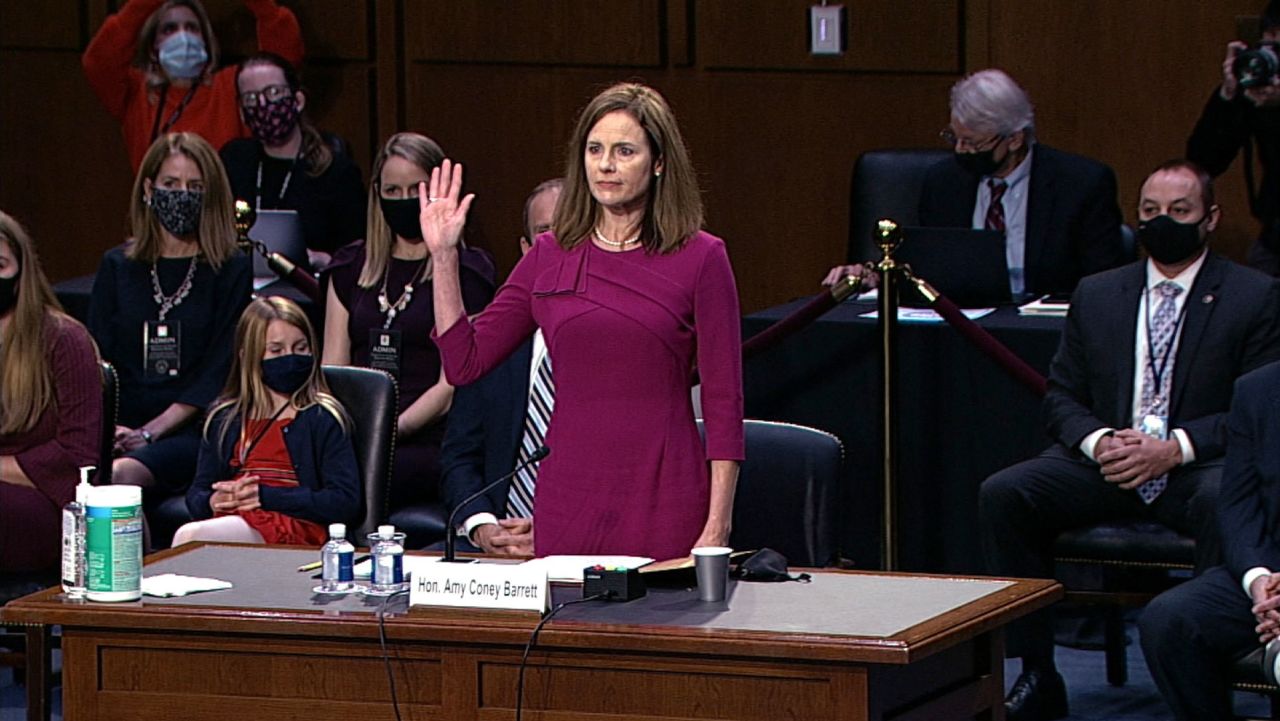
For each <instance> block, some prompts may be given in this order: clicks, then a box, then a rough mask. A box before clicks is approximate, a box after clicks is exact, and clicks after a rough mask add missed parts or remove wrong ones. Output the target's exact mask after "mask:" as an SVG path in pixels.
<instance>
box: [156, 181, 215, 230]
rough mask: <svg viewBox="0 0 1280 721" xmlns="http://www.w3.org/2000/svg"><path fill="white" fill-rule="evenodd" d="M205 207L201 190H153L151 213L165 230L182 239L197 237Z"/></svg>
mask: <svg viewBox="0 0 1280 721" xmlns="http://www.w3.org/2000/svg"><path fill="white" fill-rule="evenodd" d="M203 206H204V192H203V191H200V190H169V189H166V188H153V189H152V190H151V212H153V213H155V214H156V219H157V220H159V221H160V225H162V226H164V229H165V230H167V231H169V232H170V233H173V234H174V235H176V236H178V237H180V238H182V237H187V236H191V235H195V233H196V230H197V229H198V228H199V227H200V209H201V208H202V207H203Z"/></svg>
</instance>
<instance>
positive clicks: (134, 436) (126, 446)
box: [111, 426, 147, 456]
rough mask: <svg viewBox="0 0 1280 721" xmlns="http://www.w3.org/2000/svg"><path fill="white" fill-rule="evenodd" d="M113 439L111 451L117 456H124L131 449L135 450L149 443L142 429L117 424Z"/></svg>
mask: <svg viewBox="0 0 1280 721" xmlns="http://www.w3.org/2000/svg"><path fill="white" fill-rule="evenodd" d="M112 440H113V445H112V446H111V452H112V453H113V454H114V455H117V456H123V455H124V454H126V453H128V452H129V451H134V450H137V449H139V448H141V447H143V446H145V445H147V438H146V436H144V435H142V430H141V429H138V428H128V427H126V426H116V432H115V435H114V436H113V437H112Z"/></svg>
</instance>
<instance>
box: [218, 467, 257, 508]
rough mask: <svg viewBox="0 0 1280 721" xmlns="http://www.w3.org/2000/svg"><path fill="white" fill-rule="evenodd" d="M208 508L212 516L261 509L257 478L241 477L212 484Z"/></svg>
mask: <svg viewBox="0 0 1280 721" xmlns="http://www.w3.org/2000/svg"><path fill="white" fill-rule="evenodd" d="M209 508H210V509H212V510H213V513H214V515H224V514H230V513H239V512H241V511H255V510H257V509H259V508H262V503H261V501H260V500H259V498H258V476H243V477H240V478H234V479H232V480H230V481H217V482H216V483H214V484H213V495H212V496H209Z"/></svg>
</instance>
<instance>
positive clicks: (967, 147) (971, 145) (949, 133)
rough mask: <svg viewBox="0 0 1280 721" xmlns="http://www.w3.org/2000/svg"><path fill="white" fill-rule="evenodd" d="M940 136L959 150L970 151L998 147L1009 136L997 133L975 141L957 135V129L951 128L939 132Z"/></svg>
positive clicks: (981, 150) (975, 151)
mask: <svg viewBox="0 0 1280 721" xmlns="http://www.w3.org/2000/svg"><path fill="white" fill-rule="evenodd" d="M938 137H939V138H942V142H944V143H946V144H947V145H950V146H951V147H953V148H956V149H958V150H962V151H967V152H970V153H981V152H985V151H987V150H990V149H992V148H994V147H996V146H997V145H999V144H1000V141H1001V140H1004V139H1005V138H1006V137H1008V136H1006V135H999V134H997V135H993V136H991V137H990V138H987V139H986V140H982V141H978V142H975V141H972V140H969V139H968V138H961V137H960V136H958V135H956V131H954V130H952V129H951V128H943V129H942V132H940V133H938Z"/></svg>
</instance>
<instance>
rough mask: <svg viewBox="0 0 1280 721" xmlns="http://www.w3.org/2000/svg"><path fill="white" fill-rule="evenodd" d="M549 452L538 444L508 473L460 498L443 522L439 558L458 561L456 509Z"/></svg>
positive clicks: (451, 561) (459, 509) (544, 456)
mask: <svg viewBox="0 0 1280 721" xmlns="http://www.w3.org/2000/svg"><path fill="white" fill-rule="evenodd" d="M550 454H551V449H550V448H547V447H546V446H539V447H538V450H536V451H534V452H533V453H530V454H529V458H528V459H527V460H525V461H524V462H523V463H520V464H517V465H516V467H515V469H514V470H512V471H511V472H510V473H507V474H505V475H502V476H499V477H498V480H496V481H493V482H492V483H490V484H488V485H486V486H485V487H484V488H481V489H480V490H478V491H476V492H475V493H472V494H471V495H469V496H467V497H466V498H464V499H462V503H459V504H458V505H456V506H454V507H453V511H452V512H451V513H450V514H449V520H448V521H447V522H446V523H445V524H444V558H443V559H441V560H442V562H444V563H457V562H458V561H457V559H456V558H454V555H455V552H454V545H455V544H456V543H457V541H456V538H457V535H458V534H457V532H456V531H455V530H454V525H453V524H454V522H455V521H456V520H457V516H458V511H461V510H462V507H463V506H465V505H467V504H468V503H470V502H472V501H474V500H476V499H477V498H479V497H480V496H483V495H484V494H486V493H488V492H489V491H491V490H493V488H494V486H497V485H498V484H499V483H502V482H503V481H506V480H510V479H511V477H512V476H514V475H515V474H517V473H519V472H520V471H522V470H524V469H525V468H527V467H529V466H531V465H533V464H534V463H537V462H538V461H540V460H542V459H543V458H546V457H547V456H548V455H550ZM470 562H471V559H467V560H466V561H463V563H470Z"/></svg>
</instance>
